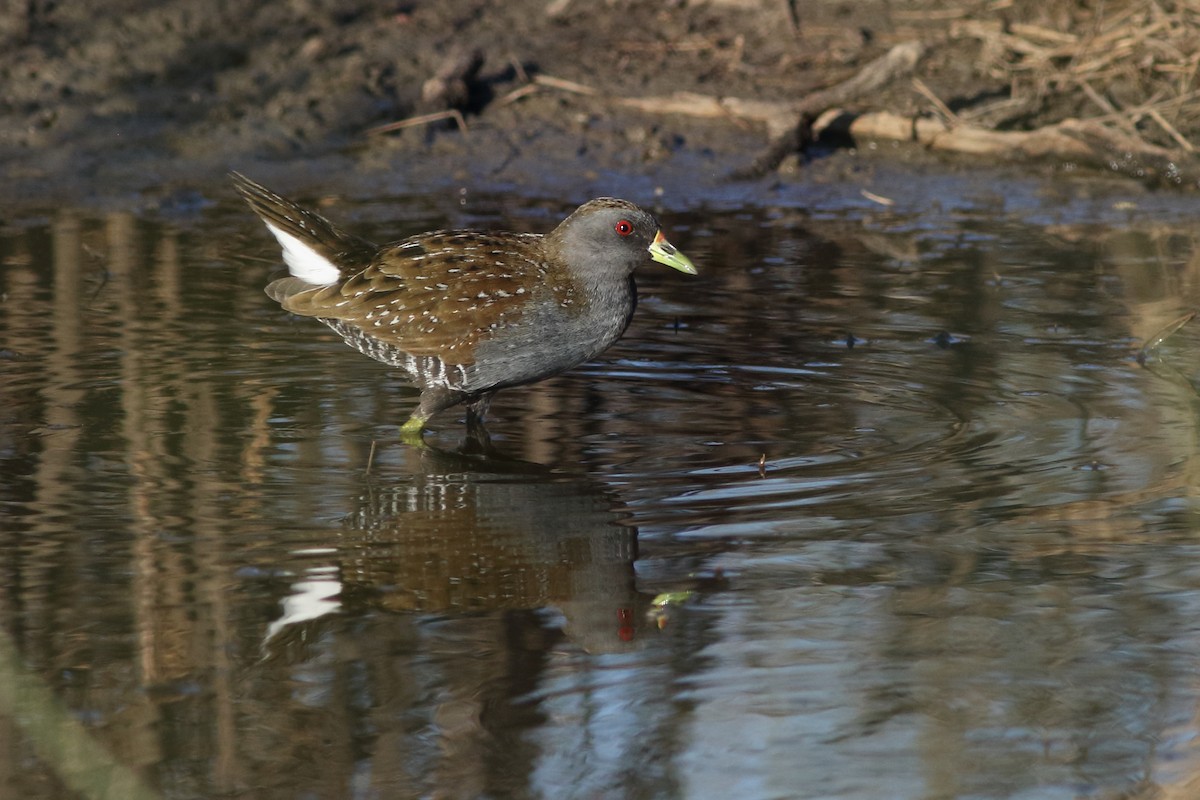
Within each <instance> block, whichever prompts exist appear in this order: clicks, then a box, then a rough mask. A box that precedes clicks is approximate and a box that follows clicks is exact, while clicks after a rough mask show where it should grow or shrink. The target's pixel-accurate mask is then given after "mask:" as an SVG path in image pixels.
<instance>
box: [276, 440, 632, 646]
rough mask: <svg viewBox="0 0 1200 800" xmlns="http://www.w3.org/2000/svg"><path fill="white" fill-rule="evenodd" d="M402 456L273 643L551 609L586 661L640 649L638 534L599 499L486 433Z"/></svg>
mask: <svg viewBox="0 0 1200 800" xmlns="http://www.w3.org/2000/svg"><path fill="white" fill-rule="evenodd" d="M401 457H402V461H401V463H399V464H391V465H387V466H384V467H383V468H382V469H377V470H375V471H373V473H372V475H371V476H370V477H369V479H368V481H367V482H366V483H365V484H364V486H363V488H362V492H361V494H360V495H359V498H358V507H357V508H356V509H354V510H353V511H352V512H351V513H349V514H348V515H347V516H346V517H345V518H344V519H343V521H342V526H341V530H340V531H339V533H338V537H337V545H336V552H337V558H336V561H337V567H336V570H327V571H325V572H324V573H322V574H320V575H315V576H314V575H310V576H307V577H306V579H305V580H303V581H297V582H296V583H295V584H293V586H292V591H293V595H292V597H290V598H288V599H286V600H285V601H284V611H285V613H284V615H283V617H282V618H280V619H278V620H276V621H275V622H274V623H273V624H272V626H271V630H270V632H269V634H268V638H273V637H275V636H277V635H278V636H281V637H283V638H285V639H286V638H288V637H289V635H290V634H295V633H296V632H295V631H294V630H291V629H292V628H294V627H295V625H296V624H297V623H302V622H304V621H305V620H311V619H315V618H318V617H321V616H324V615H326V614H328V613H329V612H330V611H332V610H335V609H336V610H337V611H338V612H339V613H340V614H343V615H344V614H347V613H349V614H361V613H364V612H366V611H370V610H385V611H388V612H394V613H403V614H412V613H416V614H425V615H428V614H438V615H447V614H449V615H454V614H478V613H486V612H504V611H516V610H533V609H543V608H553V609H557V610H558V611H560V612H561V613H562V615H563V617H564V619H565V622H564V625H563V632H564V633H565V635H566V636H567V637H568V638H569V639H571V640H572V641H574V642H575V643H577V644H578V645H580V646H581V647H583V648H584V649H585V650H587V651H589V652H614V651H620V650H625V649H629V648H631V647H634V646H636V642H637V640H638V637H639V636H640V635H642V634H643V632H644V631H645V630H646V629H647V625H646V620H647V617H648V612H649V610H650V603H651V598H649V597H647V596H644V595H641V594H639V593H638V592H637V591H636V589H635V585H634V571H633V562H634V560H635V559H636V557H637V531H636V529H634V528H631V527H629V526H626V525H622V524H620V523H619V522H618V520H617V516H616V514H615V513H614V511H613V510H612V506H613V500H612V498H610V497H609V496H607V495H606V494H605V492H604V491H603V490H602V489H601V487H599V486H598V485H596V484H595V483H594V482H593V481H591V480H590V479H589V478H588V477H586V476H582V475H578V474H568V473H566V472H564V471H562V470H559V469H555V468H551V467H547V466H544V465H541V464H536V463H533V462H530V461H523V460H519V459H514V458H510V457H506V456H504V455H503V454H502V453H500V452H498V451H497V449H496V448H495V447H494V446H493V445H492V443H491V441H490V439H489V438H488V437H487V435H486V431H483V430H482V429H474V430H472V431H471V432H470V433H469V434H468V436H467V438H466V439H465V440H464V442H463V443H462V445H461V446H460V447H459V449H458V450H456V451H447V450H441V449H437V448H434V447H430V446H424V447H405V448H403V451H402V452H401ZM331 603H332V604H333V605H332V606H331Z"/></svg>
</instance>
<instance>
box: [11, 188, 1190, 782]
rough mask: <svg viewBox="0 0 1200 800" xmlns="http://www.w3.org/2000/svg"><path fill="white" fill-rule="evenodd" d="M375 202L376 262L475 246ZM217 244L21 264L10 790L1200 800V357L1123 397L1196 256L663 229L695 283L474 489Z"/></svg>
mask: <svg viewBox="0 0 1200 800" xmlns="http://www.w3.org/2000/svg"><path fill="white" fill-rule="evenodd" d="M385 206H386V211H387V215H388V216H394V215H395V214H396V213H401V215H402V216H401V219H400V222H399V225H397V223H396V222H394V221H389V222H388V223H387V224H386V225H384V224H383V222H382V217H383V216H384V214H383V211H375V210H372V209H374V206H371V207H364V208H363V210H362V214H363V217H364V218H363V219H362V222H361V225H362V226H363V228H362V232H363V233H364V234H366V235H373V234H376V233H377V232H376V231H373V230H371V228H372V227H373V226H375V225H376V220H374V219H373V215H375V214H378V215H379V216H380V218H381V219H380V221H379V227H380V228H381V231H380V232H378V233H379V234H380V238H382V233H383V232H386V233H388V234H393V235H402V234H403V233H405V231H406V228H411V229H413V230H416V229H422V228H429V227H434V226H436V225H438V224H443V223H445V222H449V220H443V219H438V218H436V217H433V218H431V216H430V215H431V214H433V213H434V212H431V211H430V210H429V209H427V208H421V207H418V206H416V205H415V204H409V203H407V202H405V201H404V200H402V199H401V200H397V201H396V202H395V203H390V204H382V205H380V208H381V209H382V208H384V207H385ZM501 207H504V206H502V204H500V203H498V202H497V203H494V204H492V205H488V206H487V208H486V209H484V210H478V209H477V210H475V211H474V213H475V214H476V215H477V216H478V217H479V218H480V219H481V220H483V221H485V222H488V223H489V224H496V225H501V226H505V227H515V228H535V227H538V225H539V222H544V221H545V220H546V219H549V218H551V217H552V216H553V215H552V214H549V213H548V212H543V211H541V210H539V209H538V208H537V207H535V206H532V205H531V206H530V207H528V208H509V207H506V208H507V212H506V213H508V214H509V215H511V218H508V219H505V218H501V217H500V214H499V213H494V212H495V210H496V209H499V208H501ZM404 209H415V210H413V211H410V212H408V213H410V214H411V217H410V218H408V219H405V218H404V217H403V213H404ZM206 213H207V216H205V217H203V218H196V219H194V220H184V221H176V222H175V223H173V224H168V223H163V222H160V221H155V220H146V219H139V218H136V217H134V216H131V215H126V214H113V215H109V216H107V217H94V216H89V215H86V214H80V213H72V212H67V211H64V212H59V213H56V214H54V215H52V216H51V217H50V218H49V220H48V221H47V222H46V223H45V224H39V223H36V222H33V223H30V224H29V225H28V226H26V227H24V228H16V229H8V230H6V231H4V232H3V233H2V234H0V291H2V292H3V306H2V313H0V393H2V397H3V403H2V404H0V503H2V504H3V506H2V514H3V517H2V525H0V569H3V574H4V578H3V580H0V624H2V628H3V632H4V636H5V638H4V639H3V641H0V645H2V647H0V650H2V652H0V657H2V658H0V661H2V662H3V663H0V671H3V673H4V680H2V681H0V683H4V684H5V685H8V686H19V687H23V688H22V689H21V690H20V692H19V694H20V695H21V696H22V697H31V698H34V702H33V703H32V704H30V703H26V704H25V705H21V703H20V702H19V700H18V699H16V696H15V695H14V694H13V693H11V692H10V693H8V694H5V693H4V692H0V730H2V731H3V734H4V735H5V736H6V737H7V740H8V741H9V742H10V743H12V744H11V746H10V748H9V750H8V752H7V754H6V755H4V756H0V783H2V784H3V786H4V789H5V792H6V794H13V796H22V797H67V796H85V797H104V796H117V795H116V794H114V792H117V791H118V790H117V789H108V788H105V787H107V786H110V785H111V786H121V787H124V788H123V789H121V790H120V791H124V792H125V794H124V795H121V796H128V795H129V793H136V792H143V793H149V794H159V795H164V796H165V795H184V794H187V795H191V796H202V797H209V796H220V795H234V796H246V797H256V798H265V797H295V796H300V795H303V796H311V797H329V798H340V797H349V796H394V797H418V796H430V795H432V796H443V797H483V796H518V797H524V796H530V797H555V798H559V797H609V796H611V797H623V798H640V797H645V798H651V797H654V798H657V797H675V796H683V797H714V796H719V797H750V798H753V797H781V796H830V797H883V796H887V797H954V796H1028V797H1068V796H1080V795H1082V796H1101V795H1106V794H1107V795H1114V796H1115V795H1116V794H1123V795H1124V796H1133V797H1152V796H1153V797H1160V796H1161V797H1180V798H1183V797H1190V796H1191V794H1189V791H1190V790H1191V789H1193V788H1195V786H1196V785H1197V781H1200V778H1197V776H1198V775H1200V757H1198V756H1197V753H1196V751H1195V747H1194V744H1193V742H1195V741H1196V740H1197V732H1198V731H1200V722H1197V719H1196V714H1197V708H1198V707H1200V705H1198V700H1200V694H1198V689H1200V687H1198V686H1197V685H1196V682H1195V679H1194V675H1195V653H1196V652H1197V650H1198V647H1200V625H1197V624H1196V622H1195V620H1196V619H1197V618H1200V615H1198V614H1197V611H1200V609H1198V608H1197V606H1198V601H1200V570H1198V569H1197V568H1196V567H1195V566H1193V565H1194V564H1196V563H1198V562H1197V559H1196V556H1197V550H1196V547H1197V542H1196V534H1195V532H1196V530H1197V528H1198V525H1197V506H1196V502H1195V500H1194V498H1195V497H1196V496H1197V495H1198V492H1197V490H1196V488H1195V487H1197V485H1200V479H1198V478H1197V456H1196V454H1197V452H1198V450H1197V447H1196V442H1197V426H1196V419H1197V415H1196V412H1197V408H1198V406H1200V403H1198V402H1197V393H1196V390H1195V388H1194V387H1195V386H1197V385H1200V374H1197V368H1196V366H1195V365H1196V361H1195V359H1194V358H1192V355H1191V354H1193V353H1194V352H1196V349H1197V348H1198V347H1200V328H1192V327H1185V328H1184V329H1182V330H1180V331H1179V332H1178V333H1177V334H1176V335H1175V336H1173V337H1172V338H1171V339H1170V340H1169V341H1167V342H1166V343H1164V345H1163V346H1162V348H1160V351H1159V354H1158V358H1157V359H1156V360H1154V361H1152V362H1151V363H1149V364H1148V365H1147V366H1146V367H1145V368H1143V367H1142V366H1140V365H1139V364H1138V363H1137V361H1136V360H1134V359H1133V358H1132V354H1133V352H1134V351H1136V349H1137V347H1138V346H1139V344H1140V342H1141V341H1142V340H1143V339H1145V338H1146V337H1149V336H1152V335H1153V334H1154V333H1155V332H1156V331H1158V330H1160V329H1161V328H1162V326H1163V325H1165V324H1167V323H1168V322H1169V321H1170V320H1172V319H1174V318H1176V317H1177V316H1179V315H1180V314H1181V313H1183V311H1185V310H1187V309H1188V308H1190V307H1191V306H1193V305H1194V304H1195V303H1196V298H1197V290H1198V289H1200V286H1198V283H1197V281H1198V276H1200V268H1198V264H1200V260H1198V259H1197V256H1196V255H1195V251H1194V246H1193V242H1192V239H1191V237H1190V236H1189V235H1187V234H1185V233H1180V232H1178V230H1174V229H1171V228H1169V227H1162V226H1158V227H1154V226H1142V227H1136V226H1126V227H1121V228H1111V227H1107V226H1101V225H1097V224H1094V223H1092V222H1089V221H1088V220H1086V219H1076V220H1070V219H1068V220H1063V219H1061V218H1056V219H1055V222H1054V224H1052V225H1051V224H1043V225H1037V226H1034V225H1029V224H1026V223H1025V222H1024V221H1022V220H1021V219H1018V218H1016V217H1014V216H1006V215H1005V214H1004V213H1002V209H1001V211H999V212H998V211H997V208H996V206H995V204H994V203H993V202H992V201H991V200H988V201H987V202H986V203H980V204H972V202H970V201H968V200H964V199H962V198H959V200H958V202H949V201H946V202H945V204H944V205H943V206H942V207H940V208H937V209H930V210H926V211H923V212H922V213H904V212H898V211H895V210H887V211H879V210H875V209H871V208H868V207H852V208H849V209H836V210H827V211H824V212H820V213H817V214H813V213H802V212H800V211H797V210H795V209H793V208H789V207H779V208H761V209H754V210H751V211H746V212H742V211H738V212H731V213H709V214H704V215H691V216H681V217H677V218H674V219H669V220H668V224H669V227H670V228H671V229H672V230H674V231H679V232H680V233H679V239H680V242H679V244H680V246H681V247H682V248H684V249H685V250H687V251H688V252H689V254H693V255H694V256H695V257H696V260H697V262H698V263H702V264H703V265H705V269H704V270H703V272H702V274H701V276H700V277H699V279H698V281H699V282H698V283H696V284H695V285H691V286H688V287H679V286H673V285H671V283H670V281H669V280H664V279H663V278H662V276H658V275H656V274H654V273H652V272H648V273H647V274H646V275H645V276H643V278H642V280H641V286H642V303H641V306H640V308H639V311H638V316H637V318H636V320H635V323H634V326H633V327H632V329H631V330H630V333H629V335H628V336H627V337H626V339H624V340H623V341H622V342H620V343H619V344H618V345H617V346H616V347H615V348H614V349H613V350H612V351H611V352H610V353H609V354H608V355H607V356H606V357H605V358H604V359H601V360H600V361H598V362H596V363H593V364H589V365H587V366H585V367H584V368H582V369H580V370H577V371H575V372H574V373H572V374H570V375H566V376H562V377H560V378H556V379H554V380H552V381H548V382H546V383H544V384H539V385H537V386H534V387H524V388H521V389H514V390H510V391H506V392H504V393H502V394H501V395H500V396H499V398H498V399H497V402H496V404H495V405H494V406H493V421H492V422H491V426H490V427H491V431H492V434H493V441H492V445H493V446H494V448H495V449H494V451H492V450H488V451H484V452H480V451H479V449H478V448H477V447H475V448H471V447H467V448H463V447H460V446H459V443H457V442H456V441H455V440H454V437H456V436H458V435H459V433H460V432H461V427H460V425H459V423H458V422H457V421H456V420H455V419H454V418H453V415H450V416H448V417H447V418H446V419H444V420H441V422H440V424H436V425H435V426H434V431H433V434H432V435H431V437H430V442H431V445H432V446H431V447H430V448H428V449H424V450H422V449H414V448H410V447H405V446H403V445H401V444H400V443H398V442H397V440H396V434H395V431H396V428H395V426H396V424H397V423H398V422H399V421H400V420H402V419H404V417H405V416H406V415H407V412H408V411H409V410H410V409H411V407H412V404H413V403H414V402H415V393H414V392H413V391H412V390H411V389H409V388H407V387H405V386H404V385H403V384H402V383H400V382H398V381H395V380H394V379H392V378H390V377H389V376H388V375H387V372H386V370H385V369H383V368H382V367H380V365H377V364H374V363H372V362H370V361H368V360H367V359H362V358H360V357H357V356H355V354H353V353H352V352H350V351H348V350H347V349H346V348H344V346H343V345H341V344H340V343H339V342H337V341H336V340H334V339H333V338H332V337H331V336H329V335H327V334H325V333H324V332H323V331H318V330H315V329H314V328H313V326H310V325H307V324H304V322H303V321H302V320H292V319H290V318H289V317H288V316H287V315H285V314H283V313H281V312H280V311H279V310H278V308H277V307H275V306H274V305H273V304H272V303H271V302H270V300H269V299H268V298H266V297H265V295H263V294H262V290H261V287H262V285H263V284H264V283H265V282H266V280H267V278H268V276H269V273H270V271H271V270H272V269H273V268H274V266H275V261H274V259H275V254H274V253H273V251H272V250H271V249H270V247H269V244H270V243H269V242H265V241H262V238H261V236H260V235H259V233H258V231H257V230H256V229H255V227H254V225H255V222H254V220H249V219H245V214H244V212H242V210H241V209H240V208H238V207H237V206H236V205H235V204H234V203H233V200H232V198H231V199H230V202H229V204H228V205H227V206H226V205H218V206H215V207H213V208H212V209H211V210H210V211H208V212H206ZM1044 213H1045V214H1047V215H1050V214H1051V211H1050V210H1047V211H1045V212H1044ZM352 217H353V215H352V214H350V215H348V218H352ZM664 597H669V598H670V600H669V602H668V603H667V604H666V606H665V608H664V607H661V606H656V605H655V600H660V601H661V600H662V598H664ZM56 740H58V741H70V742H74V744H73V745H71V747H70V748H63V747H58V746H56V745H55V744H54V743H55V741H56ZM67 749H69V750H70V752H66V750H67ZM81 776H82V777H81ZM104 776H109V777H110V778H111V780H108V779H106V778H105V777H104ZM106 780H108V782H106ZM1156 793H1157V794H1156Z"/></svg>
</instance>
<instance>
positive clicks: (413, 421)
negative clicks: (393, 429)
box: [400, 408, 432, 445]
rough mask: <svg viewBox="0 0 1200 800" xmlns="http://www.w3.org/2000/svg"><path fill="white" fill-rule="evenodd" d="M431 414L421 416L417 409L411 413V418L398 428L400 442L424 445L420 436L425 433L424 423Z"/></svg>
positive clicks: (419, 410)
mask: <svg viewBox="0 0 1200 800" xmlns="http://www.w3.org/2000/svg"><path fill="white" fill-rule="evenodd" d="M431 416H432V414H422V413H421V409H420V408H418V409H417V410H416V411H414V412H413V413H412V416H410V417H409V418H408V420H407V421H406V422H405V423H404V424H403V425H401V426H400V440H401V441H402V442H404V443H405V444H413V445H420V444H423V443H424V441H425V440H424V439H422V438H421V434H422V433H424V432H425V423H426V422H428V421H429V417H431Z"/></svg>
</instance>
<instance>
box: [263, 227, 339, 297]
mask: <svg viewBox="0 0 1200 800" xmlns="http://www.w3.org/2000/svg"><path fill="white" fill-rule="evenodd" d="M267 228H269V229H270V231H271V233H272V234H274V236H275V238H276V239H278V240H279V244H280V246H282V247H283V260H284V262H285V263H287V266H288V272H290V273H292V275H295V276H296V277H297V278H299V279H300V280H302V281H304V282H305V283H313V284H317V285H324V284H327V283H337V282H338V281H339V280H341V278H342V275H341V273H340V272H338V268H337V267H336V266H334V264H333V262H332V261H330V260H329V259H328V258H326V257H325V256H323V255H321V254H320V253H318V252H317V251H316V250H313V249H312V248H311V247H309V246H308V245H307V244H305V243H304V242H303V241H301V240H300V239H297V238H296V237H295V236H292V235H291V234H290V233H287V232H286V231H282V230H280V229H279V228H276V227H275V226H274V225H272V224H271V223H269V222H268V223H267Z"/></svg>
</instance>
